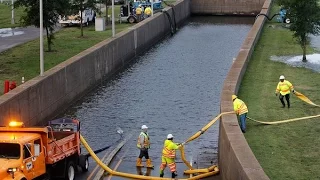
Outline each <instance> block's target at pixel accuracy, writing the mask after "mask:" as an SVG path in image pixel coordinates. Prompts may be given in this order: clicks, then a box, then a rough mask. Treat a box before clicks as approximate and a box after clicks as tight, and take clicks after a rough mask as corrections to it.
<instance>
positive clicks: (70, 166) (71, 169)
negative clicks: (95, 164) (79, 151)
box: [65, 161, 76, 180]
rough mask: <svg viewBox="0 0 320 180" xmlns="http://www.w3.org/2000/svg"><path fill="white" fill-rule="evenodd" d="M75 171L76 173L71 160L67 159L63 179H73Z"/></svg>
mask: <svg viewBox="0 0 320 180" xmlns="http://www.w3.org/2000/svg"><path fill="white" fill-rule="evenodd" d="M75 173H76V169H75V165H74V163H73V161H69V162H68V165H67V168H66V171H65V180H74V179H75Z"/></svg>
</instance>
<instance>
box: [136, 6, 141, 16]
mask: <svg viewBox="0 0 320 180" xmlns="http://www.w3.org/2000/svg"><path fill="white" fill-rule="evenodd" d="M141 14H142V9H141V8H140V7H137V9H136V15H141Z"/></svg>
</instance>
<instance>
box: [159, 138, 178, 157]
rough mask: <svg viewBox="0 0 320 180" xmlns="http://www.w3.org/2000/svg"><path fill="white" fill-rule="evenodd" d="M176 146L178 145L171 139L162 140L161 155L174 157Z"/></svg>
mask: <svg viewBox="0 0 320 180" xmlns="http://www.w3.org/2000/svg"><path fill="white" fill-rule="evenodd" d="M178 148H179V146H178V145H177V144H176V143H174V142H172V140H168V139H167V140H165V141H164V146H163V150H162V156H163V157H167V158H172V159H174V158H175V157H176V149H178Z"/></svg>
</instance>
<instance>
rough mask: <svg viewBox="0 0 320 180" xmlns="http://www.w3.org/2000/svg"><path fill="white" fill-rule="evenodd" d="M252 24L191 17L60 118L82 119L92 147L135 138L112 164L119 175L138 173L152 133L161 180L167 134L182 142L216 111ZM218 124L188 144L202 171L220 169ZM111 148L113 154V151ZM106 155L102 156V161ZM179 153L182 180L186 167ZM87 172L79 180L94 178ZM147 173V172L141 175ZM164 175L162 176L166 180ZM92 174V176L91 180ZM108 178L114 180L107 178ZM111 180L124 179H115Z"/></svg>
mask: <svg viewBox="0 0 320 180" xmlns="http://www.w3.org/2000/svg"><path fill="white" fill-rule="evenodd" d="M253 21H254V18H235V17H192V18H190V21H189V22H188V23H187V24H186V25H185V26H184V27H182V28H181V29H179V31H178V32H177V34H176V35H174V36H173V37H170V38H167V39H165V40H163V41H162V42H161V43H159V44H157V45H156V46H154V47H153V48H152V49H150V50H149V51H148V52H147V53H145V54H143V55H142V56H140V57H138V58H137V59H136V60H134V62H133V63H131V64H130V65H129V66H128V67H127V68H125V69H123V70H122V71H121V72H119V73H117V74H116V75H115V76H113V77H112V78H111V79H109V80H106V81H104V82H102V84H101V86H99V87H97V88H96V89H95V90H93V91H91V92H90V93H89V94H87V95H86V96H85V97H83V98H82V99H81V100H80V101H78V102H76V103H75V104H74V105H73V106H72V107H70V108H69V109H68V110H67V111H66V112H65V113H64V114H62V115H61V116H68V117H76V118H78V119H79V120H80V121H81V132H82V135H83V136H84V137H85V138H86V139H87V141H88V143H89V145H90V146H91V147H92V148H93V149H99V148H101V147H103V146H106V145H110V144H113V143H114V142H116V141H117V140H118V139H119V135H118V133H117V132H116V130H117V128H118V127H120V128H121V129H122V130H123V131H124V134H125V135H126V134H130V133H132V134H133V138H132V139H131V140H129V141H128V143H127V144H126V145H125V146H124V147H123V148H122V149H121V151H120V152H119V153H118V154H117V156H115V157H114V160H113V162H112V163H111V167H112V168H116V169H117V170H119V171H123V172H130V173H134V174H137V173H139V172H137V169H136V167H135V161H136V157H137V155H138V154H139V151H138V149H137V148H136V138H137V136H138V135H139V131H140V127H141V125H143V124H146V125H147V126H148V127H149V131H148V132H149V135H150V139H151V149H150V151H149V155H150V156H151V158H152V160H153V163H154V165H155V170H153V171H151V172H150V173H151V175H154V176H158V175H159V165H160V161H161V160H160V157H161V151H162V146H163V141H164V140H165V138H166V136H167V134H169V133H172V134H173V135H174V136H175V138H174V141H176V142H183V141H185V140H186V139H187V138H189V137H190V136H191V135H193V134H194V133H196V132H197V131H198V130H200V129H201V128H202V127H203V126H204V125H205V124H207V123H208V122H209V121H210V120H211V119H213V118H214V117H215V116H216V115H218V113H219V108H220V93H221V88H222V85H223V81H224V79H225V76H226V75H227V73H228V71H229V68H230V66H231V64H232V60H233V58H234V57H235V56H236V55H237V54H238V51H239V49H240V46H241V44H242V42H243V40H244V39H245V37H246V35H247V33H248V32H249V30H250V28H251V26H252V24H253ZM218 134H219V123H216V124H215V125H213V126H212V127H211V128H210V129H209V130H208V131H207V132H206V133H205V134H204V135H202V136H201V137H200V138H198V139H197V140H195V141H193V142H191V143H189V144H188V145H187V146H186V158H187V160H192V161H193V162H194V163H193V166H195V167H199V168H203V167H208V166H209V165H211V164H217V150H218ZM111 150H112V149H111ZM104 154H105V152H104V153H102V154H100V155H99V156H100V157H102V156H103V155H104ZM177 154H178V159H177V161H178V163H177V165H178V167H177V169H178V174H179V177H182V176H183V170H185V169H186V166H185V165H184V164H183V163H181V159H180V158H179V157H180V155H179V154H180V153H177ZM90 163H91V165H90V166H91V167H90V171H89V172H87V173H86V174H78V175H77V177H76V179H93V177H94V175H90V174H91V172H92V169H94V168H95V163H94V162H93V160H92V159H90ZM142 171H143V173H144V174H145V173H147V171H146V169H144V168H143V169H142ZM169 175H170V173H169V170H168V169H166V171H165V177H169ZM88 176H90V178H88ZM104 179H111V178H110V177H109V176H106V177H105V178H104ZM112 179H123V178H120V177H112Z"/></svg>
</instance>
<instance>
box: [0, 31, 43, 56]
mask: <svg viewBox="0 0 320 180" xmlns="http://www.w3.org/2000/svg"><path fill="white" fill-rule="evenodd" d="M39 35H40V32H39V28H36V27H26V28H3V29H0V53H1V52H2V51H5V50H7V49H10V48H12V47H15V46H17V45H20V44H23V43H25V42H28V41H31V40H34V39H36V38H38V37H39Z"/></svg>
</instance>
